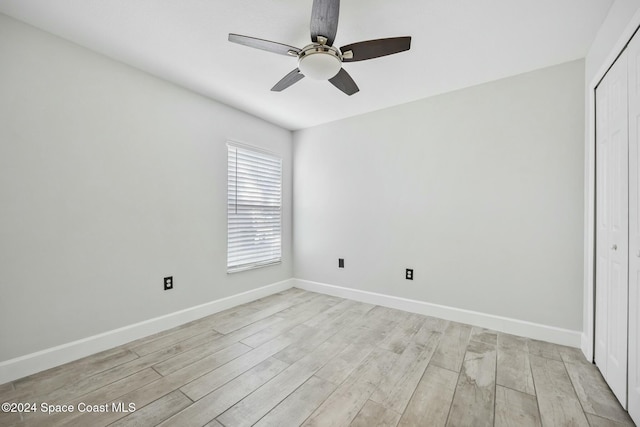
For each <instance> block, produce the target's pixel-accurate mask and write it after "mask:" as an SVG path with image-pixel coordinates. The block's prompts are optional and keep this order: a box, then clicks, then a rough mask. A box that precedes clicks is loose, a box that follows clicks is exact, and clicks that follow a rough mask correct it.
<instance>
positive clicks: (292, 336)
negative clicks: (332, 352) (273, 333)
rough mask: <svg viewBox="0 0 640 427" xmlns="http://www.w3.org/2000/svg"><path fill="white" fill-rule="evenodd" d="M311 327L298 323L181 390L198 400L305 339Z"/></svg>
mask: <svg viewBox="0 0 640 427" xmlns="http://www.w3.org/2000/svg"><path fill="white" fill-rule="evenodd" d="M309 329H310V328H309V327H307V326H306V325H298V326H297V327H296V328H294V329H292V330H291V331H289V332H287V333H286V334H284V335H281V336H279V337H276V338H274V339H273V340H271V341H269V342H267V343H264V344H262V345H261V346H259V347H257V348H254V349H252V350H251V351H249V352H247V354H244V355H242V356H240V357H238V358H237V359H235V360H233V361H231V362H229V363H227V364H225V365H224V366H220V367H219V368H217V369H214V370H212V371H211V372H209V373H207V374H205V375H203V376H201V377H200V378H198V379H197V380H195V381H192V382H190V383H189V384H187V385H185V386H183V387H182V388H181V391H182V392H183V393H184V394H186V395H187V396H188V397H189V398H190V399H191V400H198V399H200V398H202V397H203V396H205V395H206V394H209V393H211V392H212V391H214V390H215V389H217V388H218V387H221V386H222V385H224V384H226V383H227V382H229V381H231V380H232V379H234V378H235V377H237V376H238V375H240V374H242V373H244V372H245V371H247V370H249V369H251V368H253V367H254V366H256V365H257V364H259V363H261V362H262V361H264V360H266V359H268V358H270V357H272V356H273V355H274V354H276V353H277V352H278V351H280V350H282V349H283V348H286V347H287V346H288V345H290V344H292V343H294V342H296V341H297V340H300V339H303V338H304V337H305V336H307V335H308V334H309Z"/></svg>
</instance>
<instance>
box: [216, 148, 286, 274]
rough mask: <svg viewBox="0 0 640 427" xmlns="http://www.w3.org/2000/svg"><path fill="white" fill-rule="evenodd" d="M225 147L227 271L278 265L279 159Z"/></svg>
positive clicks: (280, 251) (280, 163)
mask: <svg viewBox="0 0 640 427" xmlns="http://www.w3.org/2000/svg"><path fill="white" fill-rule="evenodd" d="M227 147H228V181H227V183H228V184H227V187H228V192H227V271H228V272H229V273H232V272H236V271H241V270H247V269H250V268H256V267H261V266H263V265H269V264H274V263H278V262H280V260H281V257H282V245H281V242H282V238H281V231H280V230H281V224H280V223H281V201H282V159H281V158H280V157H277V156H276V155H273V154H268V153H265V152H262V151H257V150H255V149H250V148H246V147H243V146H240V145H235V144H228V145H227Z"/></svg>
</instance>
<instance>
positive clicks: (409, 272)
mask: <svg viewBox="0 0 640 427" xmlns="http://www.w3.org/2000/svg"><path fill="white" fill-rule="evenodd" d="M404 278H405V279H407V280H413V268H407V270H406V272H405V275H404Z"/></svg>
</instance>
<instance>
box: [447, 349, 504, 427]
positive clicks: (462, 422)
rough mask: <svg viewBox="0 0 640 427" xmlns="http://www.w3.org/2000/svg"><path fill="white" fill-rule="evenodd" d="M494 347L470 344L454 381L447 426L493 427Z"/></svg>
mask: <svg viewBox="0 0 640 427" xmlns="http://www.w3.org/2000/svg"><path fill="white" fill-rule="evenodd" d="M495 388H496V347H495V346H493V345H489V344H486V343H481V342H477V341H471V342H470V343H469V346H468V347H467V352H466V354H465V357H464V362H463V364H462V370H461V371H460V376H459V378H458V385H457V386H456V391H455V395H454V396H453V402H452V403H451V411H450V412H449V419H448V420H447V425H449V426H474V427H480V426H493V421H494V407H495V406H494V402H495Z"/></svg>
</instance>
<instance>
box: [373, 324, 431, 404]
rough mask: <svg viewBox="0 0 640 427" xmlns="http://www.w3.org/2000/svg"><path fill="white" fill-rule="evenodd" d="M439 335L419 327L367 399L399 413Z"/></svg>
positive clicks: (422, 372)
mask: <svg viewBox="0 0 640 427" xmlns="http://www.w3.org/2000/svg"><path fill="white" fill-rule="evenodd" d="M441 336H442V334H441V333H440V332H433V331H431V330H429V329H427V328H422V329H420V331H419V332H418V333H416V334H415V335H414V337H413V340H412V342H411V343H410V344H409V345H408V346H407V348H406V349H405V351H404V352H403V353H402V354H401V355H400V356H399V357H398V359H397V361H396V363H394V365H393V366H392V368H391V369H390V370H389V371H388V373H387V374H386V375H385V376H384V377H383V378H382V379H381V380H380V382H379V383H378V387H377V388H376V390H375V391H374V392H373V393H372V394H371V396H370V397H369V399H370V400H372V401H374V402H377V403H380V404H382V405H383V406H384V407H385V408H388V409H391V410H393V411H394V412H397V413H400V414H401V413H402V412H403V411H404V410H405V408H406V406H407V404H408V403H409V400H410V399H411V396H412V395H413V392H414V390H415V388H416V386H417V385H418V383H419V382H420V379H421V378H422V376H423V374H424V371H425V370H426V368H427V365H428V364H429V362H430V360H431V358H432V357H433V354H434V353H435V350H436V348H437V347H438V344H439V342H440V338H441Z"/></svg>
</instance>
